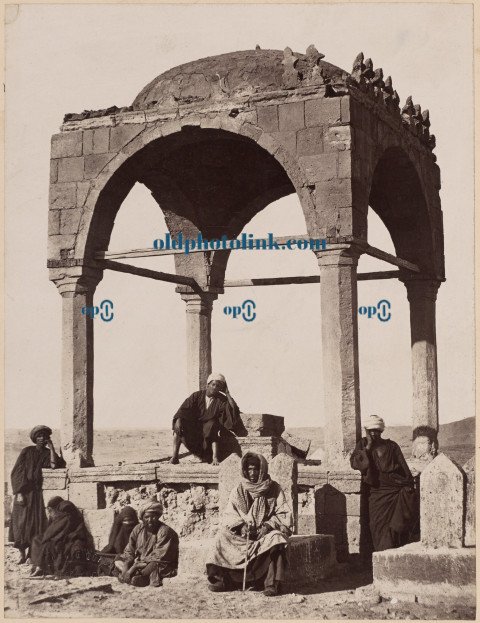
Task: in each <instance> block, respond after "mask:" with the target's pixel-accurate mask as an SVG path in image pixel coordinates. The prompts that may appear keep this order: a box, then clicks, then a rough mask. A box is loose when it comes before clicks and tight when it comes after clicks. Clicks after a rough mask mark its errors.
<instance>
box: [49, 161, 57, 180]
mask: <svg viewBox="0 0 480 623" xmlns="http://www.w3.org/2000/svg"><path fill="white" fill-rule="evenodd" d="M57 179H58V160H54V159H53V158H52V160H50V184H55V182H56V181H57Z"/></svg>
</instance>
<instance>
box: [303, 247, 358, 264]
mask: <svg viewBox="0 0 480 623" xmlns="http://www.w3.org/2000/svg"><path fill="white" fill-rule="evenodd" d="M364 251H365V249H364V248H363V246H362V245H359V244H338V245H335V246H334V247H333V248H329V249H325V250H324V251H323V250H322V251H314V253H315V255H316V256H317V261H318V265H319V266H320V268H323V267H324V266H357V264H358V259H359V257H360V255H362V253H364Z"/></svg>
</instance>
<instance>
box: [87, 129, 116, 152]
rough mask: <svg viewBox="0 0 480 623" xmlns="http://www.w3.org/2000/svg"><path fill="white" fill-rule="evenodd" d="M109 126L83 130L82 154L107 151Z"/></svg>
mask: <svg viewBox="0 0 480 623" xmlns="http://www.w3.org/2000/svg"><path fill="white" fill-rule="evenodd" d="M109 140H110V128H96V129H93V130H85V132H84V136H83V154H84V155H85V156H86V155H89V154H105V153H107V152H108V145H109Z"/></svg>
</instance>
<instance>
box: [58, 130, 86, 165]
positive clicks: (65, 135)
mask: <svg viewBox="0 0 480 623" xmlns="http://www.w3.org/2000/svg"><path fill="white" fill-rule="evenodd" d="M82 149H83V132H82V131H81V130H78V131H74V132H61V133H60V134H54V135H53V136H52V153H51V155H52V158H68V157H71V156H81V155H82Z"/></svg>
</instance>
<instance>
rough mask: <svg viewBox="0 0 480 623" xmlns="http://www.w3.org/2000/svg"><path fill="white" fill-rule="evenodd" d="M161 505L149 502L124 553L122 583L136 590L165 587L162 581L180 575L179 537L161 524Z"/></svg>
mask: <svg viewBox="0 0 480 623" xmlns="http://www.w3.org/2000/svg"><path fill="white" fill-rule="evenodd" d="M162 512H163V508H162V505H161V503H160V502H157V501H152V502H149V503H148V504H147V505H146V506H145V507H144V508H143V509H142V511H141V512H140V519H141V523H139V524H138V525H137V526H135V528H134V529H133V530H132V533H131V534H130V539H129V541H128V544H127V546H126V548H125V551H124V553H123V556H122V558H123V561H124V562H123V569H122V571H121V573H120V575H119V580H120V582H125V583H126V584H132V585H133V586H148V585H150V586H162V578H168V577H173V576H175V575H177V568H178V534H177V533H176V532H175V531H174V530H172V528H170V527H169V526H167V525H166V524H164V523H162V522H161V521H160V517H161V516H162Z"/></svg>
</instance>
